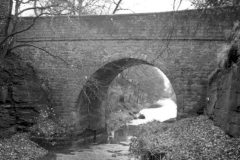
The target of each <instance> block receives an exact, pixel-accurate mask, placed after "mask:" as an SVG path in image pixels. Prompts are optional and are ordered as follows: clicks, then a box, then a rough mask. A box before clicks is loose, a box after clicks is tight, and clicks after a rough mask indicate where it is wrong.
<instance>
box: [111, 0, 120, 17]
mask: <svg viewBox="0 0 240 160" xmlns="http://www.w3.org/2000/svg"><path fill="white" fill-rule="evenodd" d="M121 2H122V0H119V1H118V2H117V4H116V6H115V8H114V10H113V12H112V14H115V13H116V12H117V11H118V9H119V6H120V4H121Z"/></svg>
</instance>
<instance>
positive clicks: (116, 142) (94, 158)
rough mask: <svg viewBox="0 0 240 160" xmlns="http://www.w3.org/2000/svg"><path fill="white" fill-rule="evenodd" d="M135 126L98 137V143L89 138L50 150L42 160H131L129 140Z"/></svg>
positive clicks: (128, 126) (126, 126) (125, 126)
mask: <svg viewBox="0 0 240 160" xmlns="http://www.w3.org/2000/svg"><path fill="white" fill-rule="evenodd" d="M137 127H138V126H134V125H124V126H122V127H121V128H119V129H118V130H115V131H112V132H110V133H108V134H101V135H98V136H97V138H96V140H97V141H96V143H93V139H92V138H89V139H87V140H86V141H85V143H83V142H73V143H72V144H71V145H69V146H62V147H58V148H50V151H49V153H48V154H47V155H46V156H45V157H43V158H41V159H40V160H130V159H135V158H130V155H129V144H130V140H129V138H130V137H131V136H132V135H134V133H135V131H136V128H137Z"/></svg>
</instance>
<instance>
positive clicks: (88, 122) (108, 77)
mask: <svg viewBox="0 0 240 160" xmlns="http://www.w3.org/2000/svg"><path fill="white" fill-rule="evenodd" d="M136 65H150V66H153V67H157V66H155V65H154V64H153V63H151V62H148V61H146V60H142V59H137V58H121V59H118V60H114V61H112V62H109V63H107V64H105V65H104V66H102V67H101V68H99V69H98V70H96V71H95V72H94V73H93V74H92V75H91V76H90V77H89V78H88V80H87V81H86V83H85V85H84V86H83V88H82V90H81V92H80V94H79V96H78V99H77V103H76V107H77V109H78V112H79V115H80V116H79V126H80V128H81V129H84V128H92V129H101V128H104V127H105V118H104V117H105V110H104V108H103V107H101V104H102V101H103V99H104V98H105V96H106V94H107V92H108V87H109V86H110V84H111V82H112V81H113V80H114V79H115V77H116V76H117V75H118V74H119V73H121V72H122V71H123V70H125V69H127V68H130V67H133V66H136ZM157 68H158V67H157Z"/></svg>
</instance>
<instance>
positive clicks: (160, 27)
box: [16, 8, 240, 127]
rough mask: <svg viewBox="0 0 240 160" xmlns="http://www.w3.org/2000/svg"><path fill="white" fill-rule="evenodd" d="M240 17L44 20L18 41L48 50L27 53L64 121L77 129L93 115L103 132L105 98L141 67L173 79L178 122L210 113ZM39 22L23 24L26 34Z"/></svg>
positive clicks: (200, 14)
mask: <svg viewBox="0 0 240 160" xmlns="http://www.w3.org/2000/svg"><path fill="white" fill-rule="evenodd" d="M239 13H240V12H238V9H236V8H224V9H214V10H213V9H206V10H188V11H178V12H163V13H147V14H128V15H100V16H96V15H90V16H81V17H67V16H66V17H41V18H39V19H37V21H36V24H35V25H34V26H33V27H32V28H31V29H30V30H28V31H26V32H23V33H22V34H20V35H18V36H17V38H16V41H17V43H18V44H25V43H28V44H31V45H34V46H37V47H40V48H42V49H44V50H45V51H47V52H45V51H43V50H40V49H37V48H34V47H25V48H20V49H19V50H20V51H21V52H22V57H23V58H26V59H27V60H28V61H31V62H32V63H33V64H34V66H35V67H36V68H37V69H39V71H40V72H41V73H42V74H44V76H45V77H46V78H47V80H48V82H49V85H50V87H51V88H52V94H53V101H54V104H55V106H56V108H55V110H56V112H57V114H58V115H59V116H61V117H63V118H62V119H64V120H70V121H71V122H73V123H74V122H78V121H79V119H80V120H83V119H84V117H82V116H79V112H81V113H87V112H88V113H90V116H91V113H94V112H96V113H94V114H95V115H96V114H100V117H102V118H100V119H99V117H98V118H97V119H96V118H94V116H93V117H91V119H92V121H93V122H94V124H93V125H94V126H99V127H100V126H103V125H104V108H102V107H101V98H102V97H104V94H105V93H106V92H107V88H108V86H109V84H110V83H111V81H112V80H113V79H114V78H115V77H116V76H117V75H118V73H120V72H122V71H123V70H124V69H126V68H128V67H131V66H134V65H140V64H147V65H152V66H156V67H158V68H159V69H160V70H161V71H162V72H164V73H165V75H166V76H167V77H168V78H169V80H170V81H171V84H172V86H173V89H174V90H175V93H176V97H177V105H178V116H184V115H186V114H188V113H189V112H191V111H192V110H194V108H196V107H204V106H206V90H207V78H208V75H209V74H210V73H211V72H212V71H213V70H214V69H215V68H216V67H217V63H216V62H217V58H216V57H217V53H218V52H219V50H220V49H221V48H222V46H223V45H224V44H225V43H226V41H225V34H226V32H228V31H230V30H231V29H232V26H233V23H234V21H235V20H236V19H237V17H239ZM32 20H33V18H32V17H26V18H23V19H22V21H21V27H20V28H25V27H27V26H28V25H30V24H31V23H32ZM85 84H87V85H85ZM93 84H94V85H93ZM94 87H95V88H94ZM96 87H97V88H98V89H96ZM99 90H100V91H99ZM84 93H85V94H84ZM86 95H88V96H86ZM96 95H97V96H96ZM89 97H90V99H89ZM88 102H90V103H88ZM86 106H88V107H86ZM86 108H88V109H86ZM99 111H100V112H99ZM97 112H98V113H97ZM101 114H102V116H101ZM96 122H99V123H96ZM94 126H92V127H94Z"/></svg>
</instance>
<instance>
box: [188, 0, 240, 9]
mask: <svg viewBox="0 0 240 160" xmlns="http://www.w3.org/2000/svg"><path fill="white" fill-rule="evenodd" d="M189 1H190V2H191V3H192V5H193V6H194V7H196V8H213V7H226V6H239V5H240V2H239V0H189Z"/></svg>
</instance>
